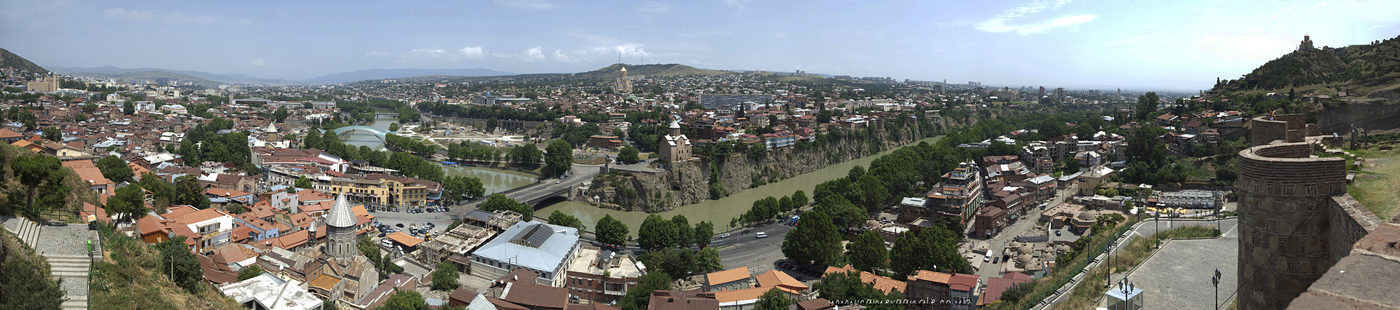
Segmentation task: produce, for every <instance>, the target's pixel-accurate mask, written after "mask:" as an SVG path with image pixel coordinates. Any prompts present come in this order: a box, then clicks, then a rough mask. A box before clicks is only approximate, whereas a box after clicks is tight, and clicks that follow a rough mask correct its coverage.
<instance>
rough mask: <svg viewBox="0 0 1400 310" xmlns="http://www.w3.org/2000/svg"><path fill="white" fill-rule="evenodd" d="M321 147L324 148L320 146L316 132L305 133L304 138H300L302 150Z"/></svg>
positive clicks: (319, 138) (319, 139)
mask: <svg viewBox="0 0 1400 310" xmlns="http://www.w3.org/2000/svg"><path fill="white" fill-rule="evenodd" d="M322 147H324V146H323V145H321V134H319V133H317V132H315V131H312V132H308V133H306V137H302V138H301V148H303V149H311V148H316V149H319V148H322Z"/></svg>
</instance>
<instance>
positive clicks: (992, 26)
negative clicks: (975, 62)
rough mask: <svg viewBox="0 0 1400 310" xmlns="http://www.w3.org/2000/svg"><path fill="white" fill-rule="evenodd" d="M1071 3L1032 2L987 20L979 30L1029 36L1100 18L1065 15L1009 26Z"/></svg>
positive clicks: (980, 25)
mask: <svg viewBox="0 0 1400 310" xmlns="http://www.w3.org/2000/svg"><path fill="white" fill-rule="evenodd" d="M1070 1H1071V0H1055V1H1042V0H1036V1H1032V2H1031V3H1030V4H1027V5H1026V6H1022V7H1016V8H1012V9H1010V10H1006V12H1002V13H1001V14H997V16H993V17H992V18H991V19H987V20H986V21H983V22H981V23H978V24H977V30H982V31H986V32H995V33H1001V32H1013V31H1014V32H1016V34H1019V35H1028V34H1033V33H1039V32H1044V31H1046V30H1050V29H1054V28H1060V27H1068V26H1073V25H1078V24H1083V23H1087V22H1089V21H1092V20H1094V18H1096V17H1098V15H1094V14H1079V15H1065V16H1061V17H1058V18H1054V19H1050V20H1042V21H1038V22H1032V23H1027V24H1019V25H1016V24H1008V23H1007V22H1008V21H1011V20H1013V19H1017V18H1020V17H1025V16H1027V15H1031V14H1035V13H1039V12H1040V11H1044V10H1045V9H1058V8H1060V7H1061V6H1064V5H1065V4H1066V3H1069V2H1070Z"/></svg>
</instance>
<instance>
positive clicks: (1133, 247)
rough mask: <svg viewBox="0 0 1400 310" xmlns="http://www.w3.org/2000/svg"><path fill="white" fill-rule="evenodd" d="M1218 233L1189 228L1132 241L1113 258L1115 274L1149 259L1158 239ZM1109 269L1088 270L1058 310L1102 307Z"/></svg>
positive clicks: (1199, 227)
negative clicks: (1100, 302) (1100, 301)
mask: <svg viewBox="0 0 1400 310" xmlns="http://www.w3.org/2000/svg"><path fill="white" fill-rule="evenodd" d="M1215 236H1216V232H1215V229H1214V228H1212V227H1204V226H1187V227H1182V228H1177V229H1172V230H1167V231H1162V232H1160V233H1156V234H1153V235H1151V236H1148V237H1147V238H1137V239H1133V241H1132V242H1131V243H1129V244H1128V245H1127V246H1125V247H1123V248H1122V249H1120V250H1119V252H1117V253H1115V254H1114V255H1113V273H1122V272H1128V271H1129V270H1132V269H1133V268H1134V267H1136V266H1137V265H1138V264H1141V263H1142V261H1143V260H1146V259H1147V257H1148V256H1149V255H1151V254H1152V251H1153V250H1154V249H1153V246H1154V245H1155V244H1156V243H1157V240H1156V239H1157V238H1161V239H1163V240H1165V239H1173V238H1199V237H1215ZM1107 269H1108V264H1103V265H1099V266H1098V267H1094V268H1093V269H1092V270H1090V271H1089V274H1088V275H1086V276H1085V277H1084V280H1083V281H1081V282H1080V285H1079V286H1076V287H1074V291H1071V292H1070V296H1069V298H1067V299H1065V301H1064V302H1061V303H1060V304H1059V305H1058V306H1056V308H1057V309H1094V308H1096V307H1098V305H1099V299H1100V297H1102V296H1103V294H1104V293H1105V292H1108V288H1106V287H1104V286H1103V285H1100V284H1101V283H1104V281H1106V280H1107V279H1106V278H1105V277H1106V274H1105V273H1104V270H1107Z"/></svg>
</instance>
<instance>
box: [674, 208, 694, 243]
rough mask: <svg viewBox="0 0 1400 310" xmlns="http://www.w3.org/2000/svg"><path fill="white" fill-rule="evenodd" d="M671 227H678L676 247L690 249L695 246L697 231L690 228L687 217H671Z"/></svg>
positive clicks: (678, 215) (677, 215)
mask: <svg viewBox="0 0 1400 310" xmlns="http://www.w3.org/2000/svg"><path fill="white" fill-rule="evenodd" d="M671 225H673V226H676V246H679V247H681V248H689V247H690V245H691V244H695V243H694V241H695V229H694V228H691V227H690V220H688V219H686V218H685V215H680V214H676V216H672V217H671Z"/></svg>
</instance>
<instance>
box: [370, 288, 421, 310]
mask: <svg viewBox="0 0 1400 310" xmlns="http://www.w3.org/2000/svg"><path fill="white" fill-rule="evenodd" d="M429 309H431V308H428V301H427V300H425V299H423V294H419V293H418V292H417V291H413V290H407V291H400V290H399V289H397V288H395V289H394V295H392V296H389V300H388V301H385V302H384V305H383V306H380V307H379V309H378V310H429Z"/></svg>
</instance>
